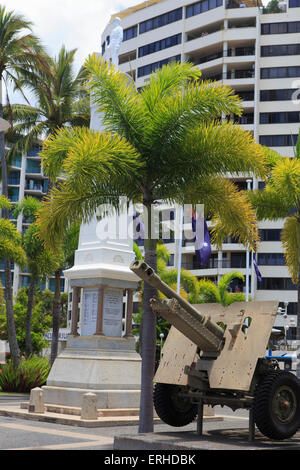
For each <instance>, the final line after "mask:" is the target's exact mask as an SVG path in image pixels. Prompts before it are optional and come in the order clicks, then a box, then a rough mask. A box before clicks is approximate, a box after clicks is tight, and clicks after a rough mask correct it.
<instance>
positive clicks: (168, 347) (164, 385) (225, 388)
mask: <svg viewBox="0 0 300 470" xmlns="http://www.w3.org/2000/svg"><path fill="white" fill-rule="evenodd" d="M130 268H131V270H132V271H133V272H135V273H136V274H137V276H139V277H140V279H142V280H143V281H145V282H147V283H148V284H150V285H151V286H153V287H155V288H157V289H158V290H159V291H160V292H161V293H162V294H163V295H164V296H165V297H166V298H163V299H159V298H155V299H152V300H151V306H152V310H153V312H154V313H155V314H156V315H158V316H161V317H163V318H164V319H165V320H167V321H168V322H169V323H171V325H172V327H171V329H170V332H169V334H168V336H167V339H166V342H165V345H164V347H163V349H162V359H161V361H160V364H159V367H158V369H157V371H156V374H155V377H154V383H155V385H154V394H153V398H154V407H155V410H156V412H157V414H158V416H159V417H160V418H161V419H162V421H164V422H165V423H167V424H169V425H171V426H176V427H179V426H185V425H187V424H189V423H191V422H192V421H194V420H195V419H196V417H197V415H198V434H201V433H202V421H203V405H210V406H215V405H221V406H224V405H226V406H229V407H230V408H231V409H232V410H233V411H235V410H237V409H239V408H244V409H247V410H249V412H250V415H249V416H250V418H249V437H250V440H252V439H253V438H254V427H255V425H256V426H257V428H258V429H259V430H260V432H261V433H262V434H264V435H265V436H266V437H268V438H270V439H273V440H283V439H287V438H290V437H292V436H293V435H294V434H295V433H296V431H297V429H298V428H299V427H300V382H299V380H298V379H297V377H296V376H295V375H294V374H293V373H291V372H287V371H284V370H281V369H280V367H279V364H278V362H277V360H274V359H273V358H272V356H271V357H266V356H265V352H266V349H267V346H268V342H269V339H270V336H271V334H272V328H273V325H274V321H275V317H276V314H277V310H278V302H237V303H233V304H231V306H229V307H223V306H222V305H220V304H197V305H191V304H190V303H188V302H186V301H185V300H184V299H183V298H182V297H180V296H179V295H177V294H176V292H175V291H174V290H173V289H171V288H170V287H169V286H168V285H167V284H165V283H164V282H163V281H162V280H161V279H160V278H159V276H158V275H157V274H156V273H155V272H154V270H153V269H152V268H151V267H150V266H149V265H147V264H146V263H145V262H144V261H134V262H133V263H132V264H131V266H130Z"/></svg>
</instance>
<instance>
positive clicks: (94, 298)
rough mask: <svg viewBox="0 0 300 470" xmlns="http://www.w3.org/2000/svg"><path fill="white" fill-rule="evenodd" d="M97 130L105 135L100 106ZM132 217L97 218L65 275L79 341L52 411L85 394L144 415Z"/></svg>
mask: <svg viewBox="0 0 300 470" xmlns="http://www.w3.org/2000/svg"><path fill="white" fill-rule="evenodd" d="M112 28H113V29H112V32H111V36H110V46H109V48H108V51H107V55H108V57H106V59H107V60H111V62H112V63H113V64H114V65H118V63H117V57H118V49H119V47H120V43H121V42H122V39H123V30H122V28H121V26H120V20H119V19H116V20H115V21H114V23H113V25H112ZM90 127H91V129H93V130H96V131H101V129H102V128H103V127H102V123H101V116H100V115H99V114H98V113H97V110H96V106H95V105H94V104H93V102H91V125H90ZM131 212H132V213H131ZM132 217H133V210H130V209H129V210H127V209H124V210H123V211H122V212H121V213H118V214H109V215H107V216H105V217H104V219H102V220H99V218H98V217H97V216H96V215H95V216H94V218H93V220H92V221H91V222H90V223H89V224H83V225H82V226H81V230H80V237H79V244H78V249H77V251H76V253H75V262H74V266H73V267H72V268H71V269H69V270H67V271H65V272H64V274H65V277H66V278H67V279H68V280H69V284H70V287H71V289H72V317H71V333H70V335H68V338H67V345H66V348H65V349H64V350H63V351H62V352H61V353H60V354H59V355H58V357H57V359H56V360H55V362H54V364H53V366H52V368H51V371H50V374H49V377H48V380H47V384H46V386H44V387H43V390H44V394H45V403H50V404H56V405H64V406H73V407H80V406H82V400H83V396H84V394H86V393H88V392H92V393H94V394H96V396H97V406H98V408H99V409H107V408H108V409H111V408H117V409H120V408H138V407H139V399H140V383H141V358H140V356H139V355H138V354H137V353H136V349H135V338H134V337H133V335H132V309H133V294H134V291H135V290H136V288H137V285H138V278H137V277H136V275H135V274H134V273H133V272H132V271H131V270H130V269H129V266H130V263H131V262H132V261H133V259H134V257H135V256H134V252H133V237H132V234H130V227H132V224H131V223H130V222H131V220H132ZM115 229H117V230H115ZM113 232H114V233H113ZM116 233H117V234H118V236H117V237H116ZM79 319H80V328H79V327H78V322H79ZM124 323H125V325H124Z"/></svg>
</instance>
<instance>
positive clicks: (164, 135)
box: [142, 82, 241, 158]
mask: <svg viewBox="0 0 300 470" xmlns="http://www.w3.org/2000/svg"><path fill="white" fill-rule="evenodd" d="M143 96H144V95H143V94H142V98H143ZM240 106H241V102H240V100H239V98H238V96H237V95H234V94H233V91H232V90H231V89H230V88H229V87H226V86H223V85H219V84H216V83H214V82H213V83H211V82H200V83H190V84H188V85H186V87H185V88H183V89H181V88H177V89H176V90H174V92H173V94H172V95H167V96H165V97H164V99H161V100H160V102H159V103H157V104H156V107H155V112H153V115H152V116H151V121H150V122H149V125H148V127H147V129H146V131H147V133H149V142H150V144H149V146H150V151H151V152H152V153H156V154H157V155H158V157H159V156H160V155H161V156H162V158H164V156H165V154H166V155H167V156H168V154H169V153H170V150H171V151H172V150H173V148H174V149H177V146H178V144H179V145H180V144H181V141H182V139H183V138H184V137H185V136H186V135H187V133H188V131H189V130H190V129H193V128H195V127H197V125H198V124H199V123H208V122H210V121H213V120H214V119H217V118H221V116H222V113H225V114H230V113H235V114H239V113H240V112H241V107H240Z"/></svg>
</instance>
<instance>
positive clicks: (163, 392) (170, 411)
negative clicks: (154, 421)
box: [153, 383, 198, 427]
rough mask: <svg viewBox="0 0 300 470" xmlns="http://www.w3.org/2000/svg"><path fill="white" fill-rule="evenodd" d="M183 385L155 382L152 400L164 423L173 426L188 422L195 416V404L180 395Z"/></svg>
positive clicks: (183, 424) (184, 424)
mask: <svg viewBox="0 0 300 470" xmlns="http://www.w3.org/2000/svg"><path fill="white" fill-rule="evenodd" d="M182 390H183V387H180V386H178V385H172V384H162V383H157V384H155V386H154V393H153V402H154V408H155V411H156V413H157V414H158V416H159V418H160V419H161V420H162V421H164V423H166V424H169V425H170V426H174V427H181V426H186V425H187V424H190V423H191V422H192V421H194V419H195V418H196V416H197V411H198V410H197V405H195V404H193V403H191V401H190V400H189V399H188V398H185V397H183V396H181V395H180V392H182Z"/></svg>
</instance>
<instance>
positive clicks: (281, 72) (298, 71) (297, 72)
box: [260, 66, 300, 79]
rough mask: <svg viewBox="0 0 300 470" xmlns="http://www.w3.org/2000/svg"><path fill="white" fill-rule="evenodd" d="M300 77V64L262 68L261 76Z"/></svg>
mask: <svg viewBox="0 0 300 470" xmlns="http://www.w3.org/2000/svg"><path fill="white" fill-rule="evenodd" d="M293 77H300V66H292V67H266V68H262V69H260V78H261V79H264V78H293Z"/></svg>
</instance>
